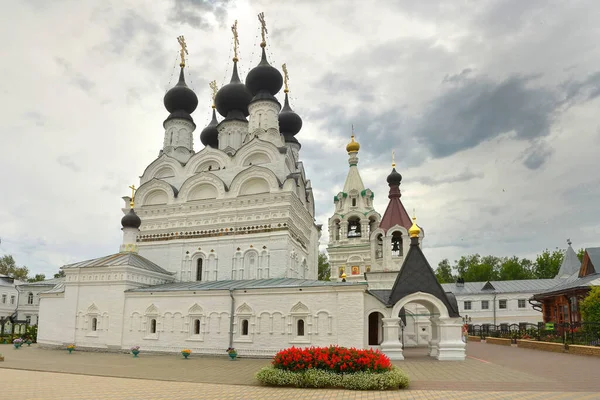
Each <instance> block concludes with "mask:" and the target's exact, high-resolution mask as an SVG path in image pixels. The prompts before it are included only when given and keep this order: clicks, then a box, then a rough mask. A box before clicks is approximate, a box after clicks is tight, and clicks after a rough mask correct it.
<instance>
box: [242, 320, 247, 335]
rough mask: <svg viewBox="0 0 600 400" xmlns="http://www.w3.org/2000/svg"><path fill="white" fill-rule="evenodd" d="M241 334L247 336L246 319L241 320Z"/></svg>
mask: <svg viewBox="0 0 600 400" xmlns="http://www.w3.org/2000/svg"><path fill="white" fill-rule="evenodd" d="M242 336H248V320H247V319H244V320H242Z"/></svg>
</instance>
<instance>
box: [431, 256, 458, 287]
mask: <svg viewBox="0 0 600 400" xmlns="http://www.w3.org/2000/svg"><path fill="white" fill-rule="evenodd" d="M435 277H436V278H437V280H438V282H439V283H452V282H454V281H455V278H454V276H452V267H451V266H450V262H449V261H448V259H447V258H444V259H443V260H442V261H440V262H439V264H438V267H437V268H436V270H435Z"/></svg>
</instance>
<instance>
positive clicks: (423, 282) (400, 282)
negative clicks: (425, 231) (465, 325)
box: [388, 238, 460, 317]
mask: <svg viewBox="0 0 600 400" xmlns="http://www.w3.org/2000/svg"><path fill="white" fill-rule="evenodd" d="M417 292H423V293H429V294H431V295H432V296H435V297H437V298H438V299H439V300H440V301H441V302H442V303H444V305H445V306H446V308H447V309H448V315H449V316H450V317H460V314H459V313H458V305H457V304H456V298H454V297H453V298H452V300H451V299H450V298H449V297H448V295H447V294H446V292H445V291H444V289H443V288H442V285H440V283H439V282H438V280H437V278H436V277H435V273H434V272H433V269H432V268H431V265H429V262H428V261H427V259H426V258H425V255H424V254H423V251H422V250H421V248H420V247H419V245H418V238H411V241H410V249H409V250H408V254H407V255H406V258H405V259H404V263H403V264H402V268H401V269H400V273H399V274H398V277H397V278H396V282H394V287H392V292H391V293H390V297H389V300H388V305H394V304H396V303H397V302H398V301H399V300H401V299H402V298H404V297H406V296H408V295H410V294H413V293H417Z"/></svg>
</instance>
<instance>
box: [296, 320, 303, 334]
mask: <svg viewBox="0 0 600 400" xmlns="http://www.w3.org/2000/svg"><path fill="white" fill-rule="evenodd" d="M296 336H304V320H303V319H299V320H298V321H297V323H296Z"/></svg>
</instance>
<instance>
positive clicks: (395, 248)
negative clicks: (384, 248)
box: [392, 232, 403, 257]
mask: <svg viewBox="0 0 600 400" xmlns="http://www.w3.org/2000/svg"><path fill="white" fill-rule="evenodd" d="M402 253H403V252H402V232H394V233H392V255H393V256H397V257H399V256H402Z"/></svg>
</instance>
